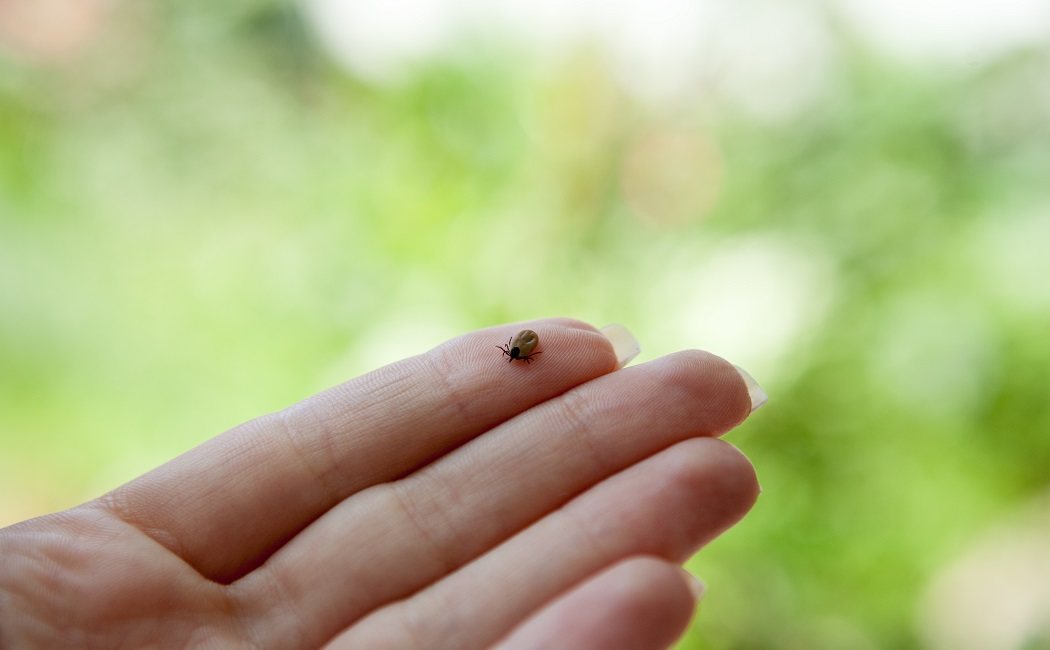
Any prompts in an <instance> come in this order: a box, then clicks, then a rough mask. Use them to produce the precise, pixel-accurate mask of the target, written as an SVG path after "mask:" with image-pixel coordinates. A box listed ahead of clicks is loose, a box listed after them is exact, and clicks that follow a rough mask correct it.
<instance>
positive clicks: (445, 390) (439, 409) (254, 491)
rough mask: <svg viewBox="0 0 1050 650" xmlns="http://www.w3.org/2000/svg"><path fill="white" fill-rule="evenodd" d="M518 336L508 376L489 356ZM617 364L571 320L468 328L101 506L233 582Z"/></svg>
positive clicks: (264, 420)
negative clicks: (519, 347)
mask: <svg viewBox="0 0 1050 650" xmlns="http://www.w3.org/2000/svg"><path fill="white" fill-rule="evenodd" d="M525 328H528V329H532V330H535V331H536V332H537V333H538V334H539V337H540V343H539V346H538V347H537V350H542V351H543V352H544V354H543V356H541V357H537V358H536V359H535V361H536V363H532V364H529V365H528V366H526V365H525V364H518V363H512V364H509V366H508V363H507V362H506V356H504V355H500V354H499V353H498V352H497V351H496V350H494V349H493V347H495V344H499V343H504V342H506V341H507V339H508V338H510V337H512V336H513V335H514V334H516V333H517V332H518V331H519V330H521V329H525ZM616 364H617V361H616V356H615V353H614V352H613V348H612V345H611V344H610V342H609V341H608V339H606V338H605V337H604V336H603V335H602V334H601V333H599V332H598V331H597V330H595V329H594V328H593V327H591V326H590V325H587V324H585V323H581V322H578V321H573V320H568V319H548V320H541V321H533V322H530V323H524V324H518V325H505V326H498V327H493V328H489V329H485V330H479V331H477V332H472V333H470V334H466V335H464V336H461V337H459V338H456V339H453V340H451V341H448V342H447V343H444V344H442V345H440V346H438V347H436V348H434V349H433V350H431V351H429V352H427V353H424V354H422V355H419V356H416V357H411V358H409V359H405V360H403V361H399V362H397V363H394V364H391V365H389V366H385V367H383V368H380V369H379V370H376V371H374V372H371V373H368V374H366V375H362V376H361V377H358V378H356V379H352V380H350V381H348V382H346V383H344V384H342V385H340V386H337V387H335V388H332V389H329V390H327V391H324V392H322V393H319V394H317V395H315V396H313V397H310V398H308V399H306V400H304V401H302V402H299V403H298V404H295V405H293V406H291V407H289V408H287V409H285V410H283V411H280V412H277V413H274V414H270V415H266V416H263V417H261V418H258V419H256V420H252V421H251V422H248V423H246V424H243V425H241V426H238V427H236V428H234V429H231V430H230V431H228V432H226V433H224V434H222V435H221V436H218V437H216V438H213V439H212V440H209V441H208V442H205V443H203V444H202V445H200V446H198V447H196V448H195V449H192V450H190V451H189V452H187V453H186V454H183V455H182V456H180V457H178V458H176V459H175V460H173V461H171V462H169V463H167V464H165V465H163V466H161V467H159V468H158V469H156V470H154V471H152V472H150V473H148V474H146V475H144V476H142V477H140V478H138V479H136V480H135V481H132V482H131V483H128V484H127V485H124V486H122V487H120V488H118V489H116V490H114V491H113V492H111V493H109V494H108V495H106V496H105V497H103V498H102V499H101V500H100V503H101V504H102V505H103V507H106V508H108V509H110V510H111V511H113V512H114V513H115V514H117V515H118V516H120V517H121V518H122V519H124V520H125V521H128V522H130V523H132V524H134V525H136V526H137V527H139V528H140V529H141V530H143V532H145V533H146V534H148V535H150V536H151V537H153V538H154V539H155V540H156V541H158V542H159V543H161V544H163V545H164V546H166V547H167V548H169V549H170V550H171V551H172V552H174V553H176V554H177V555H179V556H180V557H181V558H182V559H184V560H185V561H186V562H187V563H189V564H190V565H192V566H193V567H195V568H196V569H197V570H198V571H199V572H200V573H201V574H202V575H204V576H206V577H208V578H210V579H213V580H218V581H221V582H226V581H230V580H233V579H236V578H237V577H239V576H240V575H243V574H244V573H246V572H247V571H249V570H251V569H252V568H254V567H255V566H258V564H260V563H261V562H262V561H263V560H264V559H265V558H266V557H267V556H268V555H269V554H270V553H272V552H273V551H274V550H275V549H276V548H279V547H280V546H281V545H282V544H283V543H284V542H285V541H287V540H288V539H290V538H291V537H292V536H293V535H295V533H296V532H298V531H299V530H301V529H302V528H304V527H305V526H306V525H307V524H309V523H310V522H311V521H313V520H314V519H316V518H317V517H319V516H320V515H322V514H324V513H325V512H326V511H327V510H328V509H330V508H331V507H332V506H334V505H335V504H337V503H339V502H340V501H342V500H343V499H345V498H346V497H348V496H350V495H351V494H353V493H355V492H357V491H359V490H362V489H364V488H366V487H369V486H371V485H375V484H377V483H382V482H385V481H390V480H393V479H396V478H399V477H401V476H404V475H406V474H408V473H410V472H412V471H413V470H415V469H418V468H419V467H421V466H423V465H425V464H427V463H429V462H430V461H432V460H434V459H436V458H438V457H440V456H441V455H443V454H444V453H445V452H447V451H450V450H451V449H454V448H455V447H458V446H459V445H461V444H462V443H464V442H466V441H467V440H469V439H471V438H473V437H475V436H477V435H479V434H481V433H483V432H485V431H487V430H488V429H490V428H492V427H493V426H495V425H497V424H499V423H501V422H503V421H504V420H507V419H509V418H511V417H513V416H515V415H517V414H518V413H520V412H522V411H525V410H527V409H529V408H530V407H532V406H535V405H536V404H539V403H541V402H544V401H546V400H548V399H550V398H552V397H554V396H556V395H559V394H561V393H563V392H565V391H566V390H568V389H570V388H572V387H574V386H576V385H579V384H582V383H585V382H587V381H589V380H591V379H594V378H595V377H598V376H600V375H603V374H606V373H608V372H611V371H612V370H614V369H615V367H616Z"/></svg>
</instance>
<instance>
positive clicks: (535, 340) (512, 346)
mask: <svg viewBox="0 0 1050 650" xmlns="http://www.w3.org/2000/svg"><path fill="white" fill-rule="evenodd" d="M539 342H540V337H539V335H538V334H536V332H533V331H532V330H521V331H520V332H518V333H517V334H516V335H515V336H514V337H512V338H511V339H510V340H509V341H507V342H506V343H505V344H503V345H497V346H496V349H497V350H500V351H502V352H503V354H505V355H507V356H508V357H510V358H509V359H507V363H511V362H513V361H514V360H515V359H517V360H519V361H524V362H525V363H532V357H534V356H536V355H537V354H543V352H533V350H535V349H536V346H537V345H539Z"/></svg>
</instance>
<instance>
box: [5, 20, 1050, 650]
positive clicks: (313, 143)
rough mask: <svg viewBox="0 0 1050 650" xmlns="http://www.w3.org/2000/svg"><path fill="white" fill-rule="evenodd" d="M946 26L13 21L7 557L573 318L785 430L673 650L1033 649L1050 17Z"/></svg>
mask: <svg viewBox="0 0 1050 650" xmlns="http://www.w3.org/2000/svg"><path fill="white" fill-rule="evenodd" d="M899 4H900V3H898V5H899ZM910 4H915V3H910ZM919 4H921V3H919ZM635 5H637V6H635ZM932 5H933V6H934V9H929V7H927V9H925V10H921V11H920V10H917V9H915V8H914V7H913V8H912V9H905V8H902V7H897V8H896V9H894V7H895V6H897V5H895V4H894V3H892V2H891V3H878V2H874V1H871V2H865V1H863V0H850V1H845V0H843V1H841V2H833V1H829V2H797V3H788V2H776V3H773V2H754V1H752V2H741V3H730V2H728V1H722V2H714V1H712V2H707V3H696V4H695V5H693V4H690V3H688V2H674V1H671V0H661V1H660V2H651V3H634V4H631V3H619V4H617V3H611V4H608V5H603V4H601V3H598V4H595V3H581V4H580V5H578V6H564V7H563V6H558V5H557V4H556V3H552V2H537V3H535V4H534V5H530V6H525V5H520V4H518V3H509V2H508V3H503V4H501V3H494V4H489V5H482V4H480V3H472V2H465V1H463V2H452V1H450V0H446V1H445V2H432V3H422V2H410V1H407V0H401V1H400V2H394V3H376V2H365V1H363V0H362V1H360V2H350V1H342V2H340V1H339V0H309V1H306V2H303V3H301V4H289V3H285V2H277V1H269V0H238V1H231V2H224V3H177V2H169V1H157V2H153V3H135V2H130V1H120V0H81V2H78V3H75V6H74V4H73V3H64V2H56V1H52V0H49V1H39V2H38V1H36V0H0V51H2V53H0V525H7V524H10V523H13V522H16V521H19V520H22V519H25V518H29V517H32V516H36V515H40V514H44V513H47V512H51V511H54V510H57V509H62V508H66V507H69V506H72V505H74V504H76V503H78V502H80V501H82V500H85V499H88V498H90V497H92V496H95V495H98V494H99V493H101V492H103V491H105V490H108V489H110V488H111V487H113V486H115V485H117V484H119V483H122V482H124V481H126V480H129V479H131V478H132V477H134V476H136V475H138V474H140V473H142V472H144V471H146V470H148V469H150V468H151V467H153V466H155V465H157V464H159V463H161V462H163V461H164V460H166V459H169V458H171V457H172V456H174V455H177V454H178V453H180V452H182V451H184V450H186V449H187V448H189V447H191V446H193V445H194V444H196V443H199V442H201V441H203V440H205V439H207V438H209V437H211V436H213V435H215V434H216V433H219V432H221V431H222V430H223V429H225V428H227V427H229V426H232V425H234V424H237V423H239V422H241V421H243V420H246V419H249V418H251V417H253V416H255V415H258V414H261V413H264V412H269V411H273V410H276V409H278V408H280V407H282V406H284V405H287V404H288V403H291V402H293V401H295V400H298V399H300V398H302V397H305V396H306V395H309V394H310V393H312V392H315V391H317V390H319V389H321V388H324V387H326V386H329V385H332V384H335V383H338V382H340V381H343V380H345V379H347V378H349V377H351V376H354V375H356V374H358V373H361V372H364V371H367V370H369V369H372V368H374V367H376V366H378V365H380V364H383V363H386V362H389V361H392V360H395V359H398V358H401V357H402V356H405V355H408V354H413V353H416V352H418V351H421V350H423V349H425V348H427V347H429V346H432V345H435V344H437V343H439V342H440V341H442V340H444V339H445V338H448V337H451V336H454V335H456V334H459V333H461V332H463V331H466V330H468V329H472V328H476V327H481V326H486V325H490V324H495V323H500V322H506V321H512V320H518V319H528V318H534V317H540V316H553V315H566V316H574V317H578V318H582V319H585V320H588V321H590V322H593V323H595V324H597V325H602V324H605V323H608V322H621V323H624V324H625V325H627V326H628V327H629V328H630V329H632V331H634V333H635V334H636V335H637V337H638V338H639V340H640V341H641V343H642V348H643V355H642V357H641V358H640V361H645V360H646V359H652V358H655V357H657V356H660V355H663V354H666V353H668V352H671V351H674V350H677V349H681V348H685V347H700V348H705V349H709V350H712V351H714V352H716V353H718V354H721V355H723V356H726V357H727V358H729V359H731V360H733V361H734V362H736V363H739V364H740V365H742V366H744V367H746V368H748V369H749V370H750V371H751V372H752V374H754V375H755V376H756V377H757V378H758V379H759V381H760V382H761V383H762V384H763V385H764V386H765V388H766V389H767V391H768V392H769V393H770V395H771V401H770V403H769V405H767V406H766V407H765V408H764V409H763V410H762V411H760V412H759V414H758V415H757V416H756V417H755V418H753V419H752V420H751V421H749V422H748V423H746V424H745V425H744V426H743V427H742V428H741V429H740V430H738V431H736V432H734V433H733V434H731V436H730V437H729V439H730V440H731V441H732V442H733V443H734V444H737V445H738V446H740V447H741V448H742V449H743V450H744V451H745V452H746V453H747V454H748V455H749V456H750V457H751V458H752V459H753V460H754V463H755V465H756V467H757V469H758V473H759V478H760V480H761V482H762V485H763V488H764V493H763V495H762V497H761V498H760V500H759V502H758V505H757V506H756V507H755V509H754V511H753V513H752V514H751V516H750V517H748V518H747V519H746V520H745V521H744V522H743V523H741V524H740V525H739V526H738V527H737V528H735V529H733V530H732V531H730V532H729V533H728V534H727V535H725V536H724V537H723V538H721V539H720V540H718V541H717V542H715V543H714V544H712V545H711V546H710V547H709V548H708V549H706V550H705V551H703V552H702V553H701V554H700V555H699V556H698V557H697V558H696V559H694V560H693V561H692V562H691V564H690V568H691V569H693V570H695V571H696V572H697V573H698V574H699V575H700V576H701V577H703V579H704V580H705V581H706V582H707V583H708V586H709V594H708V597H707V599H706V600H705V602H704V604H703V607H702V612H701V615H700V616H699V618H698V621H697V623H696V624H695V625H694V627H693V629H691V630H690V632H689V633H688V635H687V636H686V638H685V639H684V640H683V642H682V647H684V648H695V649H700V648H910V647H936V648H942V647H943V648H967V647H974V648H1038V647H1050V635H1048V634H1047V632H1046V630H1047V629H1050V623H1048V620H1050V593H1047V588H1046V587H1045V585H1046V584H1050V568H1048V566H1047V563H1048V560H1047V555H1048V553H1047V552H1046V549H1050V506H1048V505H1047V504H1048V503H1050V501H1048V500H1047V496H1046V495H1047V493H1048V490H1047V488H1048V485H1050V401H1048V398H1050V394H1048V391H1047V382H1048V379H1050V281H1048V280H1050V36H1048V34H1050V31H1047V29H1048V28H1047V26H1048V25H1050V19H1048V18H1050V17H1048V16H1047V15H1046V11H1045V10H1044V8H1041V7H1040V5H1039V4H1038V3H1031V2H1023V1H1021V0H1016V1H1014V2H1012V3H1011V2H1007V3H1000V4H997V5H993V4H991V3H984V2H974V3H972V4H971V5H967V3H961V4H946V3H943V2H939V3H932ZM916 6H917V5H916ZM937 7H940V10H943V13H938V12H937V11H936V9H937ZM1026 7H1027V9H1026V10H1027V11H1028V12H1029V13H1028V14H1024V13H1023V11H1021V10H1022V9H1025V8H1026ZM949 10H950V11H949ZM894 12H896V13H894ZM967 12H969V13H967ZM1011 12H1013V13H1011ZM1017 12H1021V16H1022V17H1021V18H1018V17H1017V16H1015V15H1013V14H1016V13H1017ZM923 16H925V18H923ZM924 20H925V22H923V21H924ZM924 25H925V29H927V31H926V32H923V31H922V30H923V26H924ZM1040 25H1042V27H1040ZM1040 30H1043V31H1040ZM1026 553H1028V555H1026Z"/></svg>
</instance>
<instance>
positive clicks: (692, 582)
mask: <svg viewBox="0 0 1050 650" xmlns="http://www.w3.org/2000/svg"><path fill="white" fill-rule="evenodd" d="M683 573H685V581H686V584H687V585H689V591H691V592H693V598H695V599H696V600H697V602H699V601H701V600H703V598H704V594H706V593H707V585H705V584H704V581H703V580H701V579H700V578H697V577H696V576H694V575H693V574H692V573H689V572H688V571H685V570H683Z"/></svg>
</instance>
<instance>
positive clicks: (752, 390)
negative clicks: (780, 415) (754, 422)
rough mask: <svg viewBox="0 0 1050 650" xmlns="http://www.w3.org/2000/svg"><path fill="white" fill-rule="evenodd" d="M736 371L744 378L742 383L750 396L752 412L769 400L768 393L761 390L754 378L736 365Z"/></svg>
mask: <svg viewBox="0 0 1050 650" xmlns="http://www.w3.org/2000/svg"><path fill="white" fill-rule="evenodd" d="M736 371H737V372H739V373H740V376H741V377H743V378H744V383H745V384H747V394H748V395H749V396H750V397H751V412H752V413H754V412H755V411H757V410H758V409H760V408H762V405H763V404H765V403H766V402H768V401H769V395H766V391H764V390H762V387H761V386H759V385H758V382H757V381H755V378H754V377H752V376H751V375H750V374H749V373H748V372H747V371H746V370H744V369H743V368H741V367H740V366H736Z"/></svg>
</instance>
